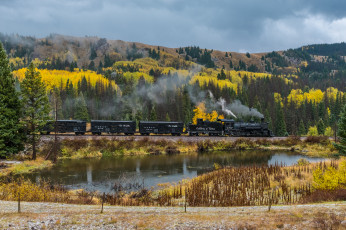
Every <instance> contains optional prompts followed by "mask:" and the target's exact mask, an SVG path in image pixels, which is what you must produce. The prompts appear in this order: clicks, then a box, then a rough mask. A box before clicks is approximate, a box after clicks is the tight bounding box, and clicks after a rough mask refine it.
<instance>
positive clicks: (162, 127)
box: [138, 121, 184, 136]
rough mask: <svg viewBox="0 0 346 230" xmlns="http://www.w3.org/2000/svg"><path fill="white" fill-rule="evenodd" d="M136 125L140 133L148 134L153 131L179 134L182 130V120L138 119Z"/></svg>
mask: <svg viewBox="0 0 346 230" xmlns="http://www.w3.org/2000/svg"><path fill="white" fill-rule="evenodd" d="M138 126H139V133H140V134H141V135H150V134H151V133H153V134H172V136H180V135H181V134H182V133H183V130H184V123H183V122H174V121H173V122H171V121H140V122H139V125H138Z"/></svg>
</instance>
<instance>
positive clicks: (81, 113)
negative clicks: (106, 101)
mask: <svg viewBox="0 0 346 230" xmlns="http://www.w3.org/2000/svg"><path fill="white" fill-rule="evenodd" d="M75 119H78V120H82V121H89V113H88V109H87V105H86V103H85V99H84V96H83V93H82V92H80V94H79V97H78V98H77V100H76V112H75Z"/></svg>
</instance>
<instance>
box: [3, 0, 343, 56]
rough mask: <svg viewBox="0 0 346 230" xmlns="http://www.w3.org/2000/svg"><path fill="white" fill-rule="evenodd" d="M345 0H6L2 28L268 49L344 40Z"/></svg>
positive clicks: (42, 33)
mask: <svg viewBox="0 0 346 230" xmlns="http://www.w3.org/2000/svg"><path fill="white" fill-rule="evenodd" d="M345 25H346V2H344V1H340V0H329V1H326V0H306V1H304V2H302V1H298V0H262V1H255V0H242V1H234V0H232V1H231V0H219V1H209V0H189V1H183V0H146V1H143V0H117V1H112V0H31V1H27V0H0V28H1V29H0V30H1V32H5V33H19V34H24V35H34V36H36V37H43V36H46V35H48V34H50V33H59V34H65V35H74V36H84V35H91V36H94V35H95V36H99V37H106V38H108V39H120V40H125V41H138V42H142V43H147V44H152V45H163V46H168V47H180V46H187V45H198V46H200V47H206V48H211V49H219V50H224V51H229V50H232V51H250V52H262V51H271V50H282V49H287V48H295V47H298V46H301V45H305V44H311V43H331V42H340V41H345V40H346V33H345V32H343V31H344V28H345Z"/></svg>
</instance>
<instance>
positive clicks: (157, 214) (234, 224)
mask: <svg viewBox="0 0 346 230" xmlns="http://www.w3.org/2000/svg"><path fill="white" fill-rule="evenodd" d="M21 210H22V213H17V202H12V201H0V228H1V229H240V228H242V229H244V228H245V229H267V228H282V229H302V228H303V229H310V228H320V227H321V226H322V225H321V224H323V226H329V225H330V226H333V229H344V227H346V216H345V215H346V202H339V203H335V204H312V205H292V206H272V210H271V211H270V212H268V208H267V207H263V206H255V207H231V208H221V207H193V208H192V207H188V208H187V212H186V213H185V212H184V208H183V207H120V206H105V207H104V212H103V213H102V214H101V213H100V211H101V207H100V206H96V205H73V204H56V203H35V202H22V204H21Z"/></svg>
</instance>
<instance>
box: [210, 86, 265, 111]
mask: <svg viewBox="0 0 346 230" xmlns="http://www.w3.org/2000/svg"><path fill="white" fill-rule="evenodd" d="M208 92H209V97H210V99H211V101H212V103H215V102H216V104H218V105H220V106H221V110H222V112H224V113H225V114H227V115H229V116H233V117H234V118H237V116H236V115H235V114H237V115H238V116H240V117H246V116H251V117H258V118H263V117H264V116H263V114H262V113H260V112H259V111H258V110H257V109H254V108H251V109H250V108H249V107H247V106H246V105H243V104H242V103H241V102H240V101H239V100H235V101H233V102H232V103H231V104H229V105H227V104H226V100H225V99H224V98H222V97H220V98H219V100H217V101H215V98H214V95H213V94H212V92H211V91H208Z"/></svg>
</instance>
